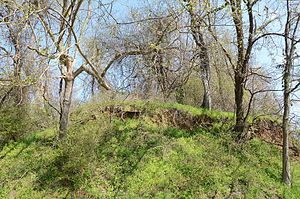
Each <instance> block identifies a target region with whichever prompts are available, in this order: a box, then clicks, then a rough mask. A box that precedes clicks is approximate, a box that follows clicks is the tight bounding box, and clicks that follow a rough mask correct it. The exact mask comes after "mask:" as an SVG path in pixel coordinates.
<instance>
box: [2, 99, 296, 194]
mask: <svg viewBox="0 0 300 199" xmlns="http://www.w3.org/2000/svg"><path fill="white" fill-rule="evenodd" d="M232 123H233V115H232V114H231V113H220V112H209V111H206V110H202V109H197V108H193V107H189V106H183V105H179V104H163V103H149V102H148V103H146V102H126V103H116V102H115V103H106V104H98V105H95V104H89V105H85V106H84V107H82V108H80V109H78V110H76V111H74V112H73V114H72V116H71V126H70V130H69V136H68V137H67V139H66V140H64V141H61V142H58V141H57V140H56V138H55V135H56V129H55V128H54V129H46V130H43V131H40V132H33V133H31V134H30V135H28V136H26V137H25V138H24V139H22V140H20V141H18V142H11V143H9V144H8V145H6V146H5V147H4V148H3V149H2V151H1V152H0V198H289V199H290V198H295V199H298V198H299V196H300V163H299V161H298V160H296V159H295V158H294V160H293V162H292V175H293V182H294V184H293V186H292V188H287V187H285V186H284V185H283V184H281V181H280V175H281V153H280V148H279V147H278V146H276V145H272V144H268V143H267V142H265V141H263V140H261V139H259V138H255V137H254V138H253V139H251V140H249V141H247V142H246V143H243V144H238V143H236V142H235V141H234V133H232V132H231V126H232Z"/></svg>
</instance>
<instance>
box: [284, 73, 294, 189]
mask: <svg viewBox="0 0 300 199" xmlns="http://www.w3.org/2000/svg"><path fill="white" fill-rule="evenodd" d="M288 79H289V78H287V77H285V79H284V87H285V89H284V90H285V91H284V111H283V120H282V122H283V124H282V132H283V145H282V146H283V147H282V180H283V182H284V183H285V184H287V185H288V186H290V185H291V183H292V181H291V169H290V157H289V134H288V129H289V112H290V93H289V81H288ZM286 89H288V90H286Z"/></svg>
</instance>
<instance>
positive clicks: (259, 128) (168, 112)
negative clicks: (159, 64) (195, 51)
mask: <svg viewBox="0 0 300 199" xmlns="http://www.w3.org/2000/svg"><path fill="white" fill-rule="evenodd" d="M101 112H103V113H105V114H108V115H109V116H110V117H118V118H121V119H122V120H126V119H138V118H142V117H144V116H147V117H150V118H151V120H152V121H153V122H154V123H158V124H163V125H168V126H173V127H176V128H180V129H184V130H188V131H193V130H196V129H197V128H206V129H211V128H212V127H213V126H214V124H216V123H221V124H227V123H229V122H230V121H231V119H230V118H218V119H217V118H212V117H209V116H208V115H192V114H191V113H189V112H187V111H183V110H178V109H165V110H161V111H158V112H155V111H153V112H149V111H147V109H138V108H135V107H134V106H130V107H126V108H124V107H123V106H121V105H112V106H106V107H104V108H103V109H101ZM248 134H249V135H250V138H253V137H256V138H259V139H261V140H264V141H266V142H268V143H272V144H275V145H277V146H279V147H281V146H282V127H281V126H280V124H278V123H277V122H273V121H271V120H265V119H260V120H256V121H255V122H254V123H252V124H250V127H249V132H248ZM290 145H291V147H290V149H291V152H292V153H293V155H295V156H300V150H299V148H298V147H297V146H296V145H294V144H293V143H291V144H290Z"/></svg>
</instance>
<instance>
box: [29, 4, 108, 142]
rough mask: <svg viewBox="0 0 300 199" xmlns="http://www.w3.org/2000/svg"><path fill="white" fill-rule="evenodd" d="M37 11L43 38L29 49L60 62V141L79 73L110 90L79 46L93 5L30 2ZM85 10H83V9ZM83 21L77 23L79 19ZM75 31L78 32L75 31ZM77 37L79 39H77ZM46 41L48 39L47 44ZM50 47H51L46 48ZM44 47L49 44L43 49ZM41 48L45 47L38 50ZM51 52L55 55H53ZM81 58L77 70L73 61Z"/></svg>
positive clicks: (37, 33)
mask: <svg viewBox="0 0 300 199" xmlns="http://www.w3.org/2000/svg"><path fill="white" fill-rule="evenodd" d="M30 6H33V7H34V9H35V10H36V12H35V13H36V19H37V20H38V21H39V23H40V26H41V27H42V28H43V29H44V31H45V33H46V35H45V36H42V38H41V40H42V42H38V41H36V42H37V44H38V45H37V46H34V47H33V46H30V47H29V48H30V49H31V50H33V51H35V52H36V53H37V54H38V55H40V56H44V57H47V58H49V59H50V60H51V59H58V60H59V69H60V73H61V76H60V77H61V81H60V90H59V93H60V112H59V114H60V119H59V137H60V138H63V137H65V136H66V133H67V128H68V122H69V115H70V108H71V103H72V93H73V86H74V81H75V79H76V78H77V77H78V76H79V75H80V74H81V73H82V72H86V73H87V74H89V75H91V76H93V77H95V78H96V79H97V81H98V82H99V85H101V86H102V87H104V88H105V89H110V87H109V86H108V84H107V83H106V81H105V80H104V76H105V73H102V74H101V73H100V72H99V70H97V67H96V66H95V65H94V64H93V63H92V61H91V59H90V58H89V57H87V56H86V55H85V53H84V52H83V50H82V46H81V43H80V42H81V39H83V37H82V36H84V33H86V26H87V24H88V23H89V21H90V19H91V15H90V13H91V6H92V2H91V1H88V2H86V3H85V2H84V1H83V0H75V1H69V0H63V1H62V2H57V1H53V2H47V1H45V2H37V1H36V2H32V3H31V4H30ZM83 7H85V9H84V8H83ZM79 15H80V16H81V17H82V16H84V18H82V19H80V20H79V17H80V16H79ZM81 20H83V23H82V22H81ZM76 28H78V29H79V31H76V30H75V29H76ZM38 31H39V30H38V29H37V30H34V34H35V38H38V35H40V33H39V32H38ZM78 35H79V36H78ZM47 38H50V40H48V39H47ZM48 43H50V44H48ZM45 44H48V45H47V46H45ZM41 46H44V48H43V49H41ZM51 47H54V49H53V48H51ZM52 52H55V53H54V54H53V53H52ZM77 53H79V54H80V57H81V59H82V60H84V61H83V63H82V64H81V65H80V66H78V67H77V69H76V68H75V67H76V64H77V63H76V62H75V59H74V58H76V57H73V56H72V54H73V55H74V56H76V55H77Z"/></svg>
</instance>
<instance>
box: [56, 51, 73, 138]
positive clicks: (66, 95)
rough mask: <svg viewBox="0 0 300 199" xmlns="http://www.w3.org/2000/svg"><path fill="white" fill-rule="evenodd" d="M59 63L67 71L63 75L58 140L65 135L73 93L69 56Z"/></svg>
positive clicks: (62, 58) (71, 66) (71, 68)
mask: <svg viewBox="0 0 300 199" xmlns="http://www.w3.org/2000/svg"><path fill="white" fill-rule="evenodd" d="M61 63H63V65H64V66H65V68H66V69H67V71H66V73H65V74H63V80H64V83H65V88H64V90H63V96H62V99H61V114H60V120H59V138H60V139H62V138H64V137H65V136H66V135H67V129H68V123H69V116H70V108H71V101H72V93H73V85H74V74H73V63H72V60H71V58H70V57H69V56H66V55H63V56H62V57H61Z"/></svg>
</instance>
